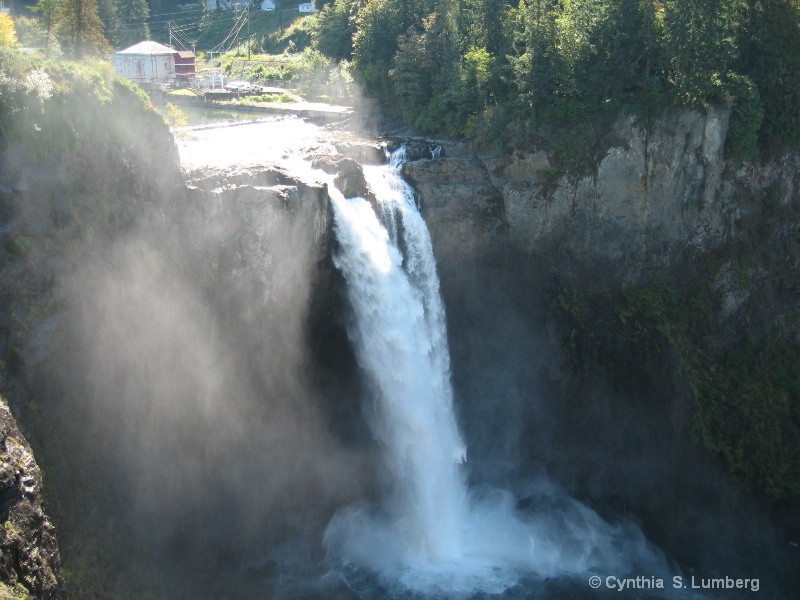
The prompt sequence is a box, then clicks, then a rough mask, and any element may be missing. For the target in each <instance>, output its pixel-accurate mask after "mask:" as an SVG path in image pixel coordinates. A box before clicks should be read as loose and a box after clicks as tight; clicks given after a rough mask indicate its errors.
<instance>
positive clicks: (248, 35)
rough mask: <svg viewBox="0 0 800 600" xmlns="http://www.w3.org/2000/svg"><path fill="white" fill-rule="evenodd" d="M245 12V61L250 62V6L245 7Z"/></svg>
mask: <svg viewBox="0 0 800 600" xmlns="http://www.w3.org/2000/svg"><path fill="white" fill-rule="evenodd" d="M245 10H246V11H247V12H246V13H245V15H244V18H245V19H247V60H250V45H251V44H250V42H251V41H252V40H251V39H250V5H249V4H248V5H247V8H246V9H245Z"/></svg>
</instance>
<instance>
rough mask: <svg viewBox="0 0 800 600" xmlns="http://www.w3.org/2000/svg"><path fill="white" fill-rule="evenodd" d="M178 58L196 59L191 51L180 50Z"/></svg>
mask: <svg viewBox="0 0 800 600" xmlns="http://www.w3.org/2000/svg"><path fill="white" fill-rule="evenodd" d="M178 58H196V57H195V55H194V52H192V51H191V50H178Z"/></svg>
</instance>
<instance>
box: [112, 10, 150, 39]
mask: <svg viewBox="0 0 800 600" xmlns="http://www.w3.org/2000/svg"><path fill="white" fill-rule="evenodd" d="M116 2H117V15H119V19H120V21H121V23H122V32H121V35H120V43H121V45H122V46H123V47H127V46H132V45H133V44H137V43H139V42H141V41H143V40H149V39H150V27H149V26H148V24H147V19H148V18H149V17H150V9H149V8H148V6H147V0H116Z"/></svg>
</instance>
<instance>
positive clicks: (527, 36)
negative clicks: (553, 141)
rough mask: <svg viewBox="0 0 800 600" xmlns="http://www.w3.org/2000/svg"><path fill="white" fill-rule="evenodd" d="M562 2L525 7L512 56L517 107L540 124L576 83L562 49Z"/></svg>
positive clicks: (539, 1)
mask: <svg viewBox="0 0 800 600" xmlns="http://www.w3.org/2000/svg"><path fill="white" fill-rule="evenodd" d="M560 8H561V7H560V5H559V3H558V2H557V1H554V0H532V1H531V3H530V4H529V5H528V6H527V7H523V9H522V10H521V14H520V20H521V23H520V27H519V29H518V38H517V40H516V42H515V46H516V48H517V52H518V55H517V56H515V57H513V59H512V68H513V77H514V82H515V84H516V91H517V97H516V102H515V104H516V106H517V110H518V113H519V116H520V117H521V118H522V120H523V121H524V122H526V123H527V124H528V125H532V126H536V125H539V124H541V123H542V122H543V120H545V117H547V115H548V113H550V112H552V108H553V106H554V105H556V104H557V103H558V102H559V101H560V100H561V99H562V98H563V97H565V96H567V95H571V94H572V93H573V91H574V85H573V81H572V78H571V74H570V69H569V64H568V62H567V61H566V60H565V57H564V56H563V55H562V54H561V53H560V52H559V35H558V34H559V31H558V19H559V17H560V15H561V13H560Z"/></svg>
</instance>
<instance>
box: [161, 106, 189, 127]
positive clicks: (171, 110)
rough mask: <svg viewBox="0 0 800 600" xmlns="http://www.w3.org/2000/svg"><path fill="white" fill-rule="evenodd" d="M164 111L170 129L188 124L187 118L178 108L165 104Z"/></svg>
mask: <svg viewBox="0 0 800 600" xmlns="http://www.w3.org/2000/svg"><path fill="white" fill-rule="evenodd" d="M166 109H167V115H168V118H169V125H170V127H185V126H186V125H187V124H188V123H189V117H188V116H187V115H186V113H185V112H183V111H182V110H181V109H180V107H179V106H176V105H174V104H172V102H167V105H166Z"/></svg>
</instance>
